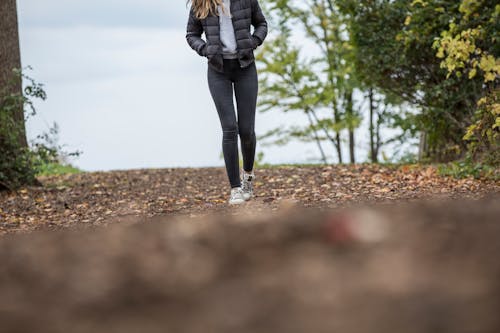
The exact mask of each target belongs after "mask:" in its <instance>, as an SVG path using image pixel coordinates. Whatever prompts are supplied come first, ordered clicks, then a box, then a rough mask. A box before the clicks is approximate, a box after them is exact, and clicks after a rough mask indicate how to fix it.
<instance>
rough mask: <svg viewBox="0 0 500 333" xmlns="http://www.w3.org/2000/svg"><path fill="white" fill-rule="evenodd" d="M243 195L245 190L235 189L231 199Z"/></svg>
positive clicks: (232, 190) (232, 191)
mask: <svg viewBox="0 0 500 333" xmlns="http://www.w3.org/2000/svg"><path fill="white" fill-rule="evenodd" d="M242 195H243V189H242V188H241V187H234V188H232V189H231V199H234V198H236V197H237V196H242Z"/></svg>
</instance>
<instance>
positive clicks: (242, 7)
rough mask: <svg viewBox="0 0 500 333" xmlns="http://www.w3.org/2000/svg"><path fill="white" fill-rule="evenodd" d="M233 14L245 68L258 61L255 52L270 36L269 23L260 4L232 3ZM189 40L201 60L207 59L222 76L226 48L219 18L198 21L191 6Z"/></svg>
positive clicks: (241, 0)
mask: <svg viewBox="0 0 500 333" xmlns="http://www.w3.org/2000/svg"><path fill="white" fill-rule="evenodd" d="M231 13H232V15H233V17H232V21H233V28H234V33H235V37H236V46H237V51H238V58H239V62H240V66H241V67H242V68H244V67H247V66H248V65H250V64H251V63H252V62H253V61H254V60H255V56H254V53H253V50H255V49H256V48H257V47H258V46H259V45H261V44H262V43H263V42H264V39H265V38H266V36H267V21H266V18H265V17H264V14H263V13H262V10H261V8H260V6H259V2H258V0H231ZM250 25H253V27H254V32H253V34H251V33H250ZM203 32H205V37H206V42H205V41H204V40H203V39H202V38H201V34H202V33H203ZM186 40H187V42H188V44H189V46H190V47H191V48H192V49H193V50H195V51H196V52H197V53H198V54H199V55H200V56H204V57H207V59H208V64H209V66H212V68H214V69H215V70H217V71H219V72H222V71H223V58H222V44H221V41H220V27H219V17H218V16H217V15H209V16H207V17H206V18H204V19H201V20H199V19H197V18H196V17H195V15H194V12H193V7H192V6H191V8H190V10H189V19H188V23H187V29H186Z"/></svg>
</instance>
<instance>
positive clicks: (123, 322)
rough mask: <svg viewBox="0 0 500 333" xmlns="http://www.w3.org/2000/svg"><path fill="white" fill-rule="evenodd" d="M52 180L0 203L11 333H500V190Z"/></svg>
mask: <svg viewBox="0 0 500 333" xmlns="http://www.w3.org/2000/svg"><path fill="white" fill-rule="evenodd" d="M256 176H257V177H258V178H257V179H256V184H255V194H256V197H255V198H253V199H252V200H250V201H248V202H246V203H245V204H243V205H239V206H229V205H227V199H228V194H229V189H227V186H226V185H225V184H226V183H225V182H226V181H227V180H226V178H225V173H224V170H223V169H222V168H205V169H189V168H187V169H161V170H131V171H113V172H102V173H83V174H76V175H68V176H58V177H47V178H44V179H42V182H43V184H44V187H43V188H26V189H22V190H20V191H18V192H17V193H10V194H8V193H3V194H1V196H0V209H1V213H0V214H2V215H1V218H2V222H1V228H2V232H3V233H4V234H3V236H1V237H0V260H1V262H2V264H1V265H0V295H1V297H0V332H9V333H24V332H37V333H49V332H50V333H59V332H61V333H63V332H64V333H66V332H72V333H80V332H82V333H83V332H106V333H115V332H116V333H118V332H119V333H129V332H130V333H132V332H153V333H156V332H158V333H160V332H161V333H164V332H176V333H194V332H204V333H211V332H214V333H215V332H217V333H225V332H228V333H229V332H231V333H233V332H239V333H246V332H248V333H250V332H251V333H254V332H286V333H299V332H315V333H323V332H324V333H327V332H344V333H351V332H352V333H358V332H359V333H361V332H370V333H377V332H380V333H387V332H405V333H406V332H408V333H413V332H415V333H417V332H418V333H422V332H429V333H431V332H432V333H434V332H439V333H447V332H449V333H469V332H470V333H473V332H491V333H493V332H500V316H498V313H499V312H498V309H500V260H499V253H500V219H499V216H500V204H499V203H500V193H499V191H498V190H499V186H498V184H497V183H494V182H485V181H478V180H473V179H465V180H456V179H451V178H445V177H440V176H438V175H437V174H436V172H435V170H434V169H432V168H424V169H422V168H418V167H415V168H413V167H408V166H406V167H381V166H365V165H360V166H350V167H348V166H335V167H333V166H332V167H301V168H299V167H293V168H292V167H290V168H287V167H281V168H272V169H262V170H256Z"/></svg>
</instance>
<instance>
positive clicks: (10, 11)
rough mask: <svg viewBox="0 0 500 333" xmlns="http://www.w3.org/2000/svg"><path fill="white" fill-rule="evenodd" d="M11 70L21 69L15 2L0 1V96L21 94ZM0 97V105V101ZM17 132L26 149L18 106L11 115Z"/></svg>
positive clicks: (23, 125)
mask: <svg viewBox="0 0 500 333" xmlns="http://www.w3.org/2000/svg"><path fill="white" fill-rule="evenodd" d="M13 69H21V54H20V50H19V31H18V24H17V8H16V0H1V1H0V94H4V93H6V94H19V95H20V94H22V78H21V77H16V76H14V73H13V72H12V70H13ZM2 97H3V96H1V95H0V103H1V100H2ZM12 117H13V119H14V121H15V123H16V125H17V128H19V131H18V140H19V144H20V145H21V146H22V147H27V146H28V142H27V139H26V127H25V123H24V110H23V106H22V105H20V106H19V108H18V109H17V110H15V112H14V114H13V115H12Z"/></svg>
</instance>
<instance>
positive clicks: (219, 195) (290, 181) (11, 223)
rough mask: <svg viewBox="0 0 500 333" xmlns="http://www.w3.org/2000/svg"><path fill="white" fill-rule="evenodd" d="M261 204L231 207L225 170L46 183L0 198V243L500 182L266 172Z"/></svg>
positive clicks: (412, 174) (309, 170) (471, 189)
mask: <svg viewBox="0 0 500 333" xmlns="http://www.w3.org/2000/svg"><path fill="white" fill-rule="evenodd" d="M255 172H256V177H257V178H256V180H255V194H256V197H255V198H254V199H253V200H251V201H249V202H247V203H245V204H244V205H243V206H236V207H230V206H228V205H227V199H228V195H229V189H228V186H227V178H226V174H225V170H224V168H222V167H218V168H170V169H146V170H129V171H113V172H92V173H82V174H75V175H65V176H51V177H45V178H41V179H40V180H41V181H42V183H43V184H44V187H43V188H25V189H21V190H20V191H18V192H17V193H11V194H8V193H0V235H1V234H5V233H11V232H17V233H19V232H29V231H32V230H36V229H46V228H50V229H54V228H56V229H59V228H66V227H72V226H78V227H85V226H99V225H104V224H107V223H109V222H110V221H120V220H121V219H123V218H124V217H127V216H144V217H152V216H162V215H169V216H170V215H175V214H182V215H186V216H191V217H196V216H199V215H203V214H206V213H212V212H228V213H231V214H240V213H242V212H244V213H245V214H246V213H248V212H255V213H258V212H264V211H269V210H271V211H272V210H278V209H280V208H283V207H287V206H289V205H291V204H293V203H296V204H299V205H302V206H305V207H318V208H331V207H339V206H346V205H351V204H358V203H364V202H404V201H412V200H417V199H424V198H429V197H441V198H481V197H483V196H485V195H487V194H488V193H498V192H499V191H500V186H499V184H497V183H494V182H483V181H477V180H472V179H465V180H456V179H451V178H446V177H440V176H438V175H437V174H436V171H435V170H434V169H433V168H420V167H412V166H402V167H384V166H379V165H356V166H326V167H322V166H307V167H279V168H269V169H258V170H256V171H255Z"/></svg>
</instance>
